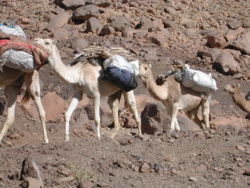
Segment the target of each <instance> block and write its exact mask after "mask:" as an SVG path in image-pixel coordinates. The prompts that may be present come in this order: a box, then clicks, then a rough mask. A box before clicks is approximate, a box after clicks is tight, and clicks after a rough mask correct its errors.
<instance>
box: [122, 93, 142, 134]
mask: <svg viewBox="0 0 250 188" xmlns="http://www.w3.org/2000/svg"><path fill="white" fill-rule="evenodd" d="M124 97H125V100H126V101H127V103H128V105H129V107H130V109H131V111H132V113H133V115H134V117H135V120H136V124H137V127H138V131H139V136H140V137H142V132H141V119H140V117H139V114H138V111H137V106H136V101H135V95H134V91H133V90H131V91H129V92H124Z"/></svg>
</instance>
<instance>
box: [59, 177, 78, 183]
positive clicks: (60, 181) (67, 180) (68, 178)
mask: <svg viewBox="0 0 250 188" xmlns="http://www.w3.org/2000/svg"><path fill="white" fill-rule="evenodd" d="M74 179H75V177H73V176H68V177H64V178H59V179H58V180H57V182H58V183H67V182H71V181H73V180H74Z"/></svg>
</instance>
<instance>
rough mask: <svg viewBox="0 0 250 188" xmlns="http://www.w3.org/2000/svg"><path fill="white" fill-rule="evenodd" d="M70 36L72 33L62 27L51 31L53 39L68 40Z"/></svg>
mask: <svg viewBox="0 0 250 188" xmlns="http://www.w3.org/2000/svg"><path fill="white" fill-rule="evenodd" d="M70 36H72V33H71V32H70V31H69V30H68V29H66V28H64V27H61V28H57V29H55V30H54V31H53V37H54V39H57V40H58V39H68V38H70Z"/></svg>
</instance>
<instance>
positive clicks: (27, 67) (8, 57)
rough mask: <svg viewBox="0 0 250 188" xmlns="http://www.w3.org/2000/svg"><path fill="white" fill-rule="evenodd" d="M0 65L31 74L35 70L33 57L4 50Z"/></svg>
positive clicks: (25, 53)
mask: <svg viewBox="0 0 250 188" xmlns="http://www.w3.org/2000/svg"><path fill="white" fill-rule="evenodd" d="M0 61H1V64H2V65H4V66H7V67H10V68H13V69H19V70H21V71H23V72H32V71H33V70H35V69H36V68H37V65H36V63H35V62H34V59H33V56H32V55H31V54H29V53H27V52H24V51H18V50H12V49H10V50H6V51H5V52H4V53H3V54H2V55H1V57H0Z"/></svg>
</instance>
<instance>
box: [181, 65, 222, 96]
mask: <svg viewBox="0 0 250 188" xmlns="http://www.w3.org/2000/svg"><path fill="white" fill-rule="evenodd" d="M185 66H186V68H185V69H184V75H183V80H182V85H183V86H185V87H188V88H191V89H192V90H194V91H198V92H204V93H210V92H213V91H216V90H217V89H218V88H217V84H216V81H215V79H213V78H212V75H211V74H207V73H204V72H202V71H198V70H193V69H190V68H189V66H188V65H185Z"/></svg>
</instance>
